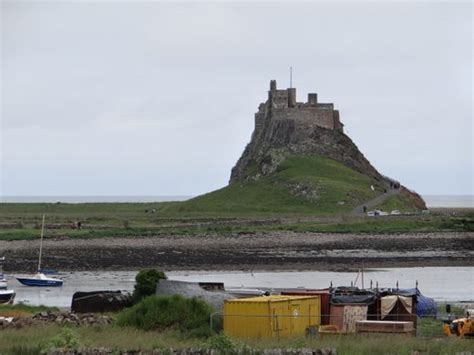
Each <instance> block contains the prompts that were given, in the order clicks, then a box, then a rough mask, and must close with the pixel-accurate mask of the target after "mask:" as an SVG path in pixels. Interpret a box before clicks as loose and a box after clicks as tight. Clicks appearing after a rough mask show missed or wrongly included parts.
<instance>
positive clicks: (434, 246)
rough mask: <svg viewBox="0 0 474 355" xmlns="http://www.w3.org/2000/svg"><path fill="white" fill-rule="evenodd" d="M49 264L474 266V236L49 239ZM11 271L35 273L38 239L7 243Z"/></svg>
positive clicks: (75, 267)
mask: <svg viewBox="0 0 474 355" xmlns="http://www.w3.org/2000/svg"><path fill="white" fill-rule="evenodd" d="M43 248H44V253H43V265H44V267H46V268H52V269H58V270H62V271H81V270H87V271H91V270H131V269H138V268H145V267H157V268H160V269H163V270H210V271H212V270H330V271H350V270H357V269H358V268H361V267H367V268H379V267H417V266H474V233H472V232H433V233H403V234H355V233H339V234H337V233H331V234H329V233H308V232H307V233H296V232H289V231H281V232H262V233H248V234H246V233H237V234H232V235H212V234H202V235H173V236H163V235H160V236H149V237H120V238H114V237H108V238H96V239H79V238H70V237H58V238H51V239H48V240H45V241H44V245H43ZM0 255H6V256H7V262H6V264H5V270H6V271H8V272H32V271H34V270H35V268H36V266H37V261H38V242H36V241H31V240H13V241H7V240H1V241H0Z"/></svg>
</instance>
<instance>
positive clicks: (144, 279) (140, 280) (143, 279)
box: [133, 269, 166, 302]
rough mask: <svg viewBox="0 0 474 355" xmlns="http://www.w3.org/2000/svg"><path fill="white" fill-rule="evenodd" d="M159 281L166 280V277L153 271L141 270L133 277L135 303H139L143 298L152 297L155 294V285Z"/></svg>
mask: <svg viewBox="0 0 474 355" xmlns="http://www.w3.org/2000/svg"><path fill="white" fill-rule="evenodd" d="M160 279H162V280H166V275H165V273H164V272H162V271H158V270H155V269H145V270H141V271H140V272H139V273H138V274H137V276H136V277H135V281H136V284H135V289H134V291H133V298H134V300H135V302H138V301H140V300H141V299H142V298H144V297H147V296H151V295H154V294H155V292H156V285H157V284H158V282H159V281H160Z"/></svg>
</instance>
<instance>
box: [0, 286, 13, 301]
mask: <svg viewBox="0 0 474 355" xmlns="http://www.w3.org/2000/svg"><path fill="white" fill-rule="evenodd" d="M15 295H16V293H15V291H13V290H6V289H0V303H13V300H14V299H15Z"/></svg>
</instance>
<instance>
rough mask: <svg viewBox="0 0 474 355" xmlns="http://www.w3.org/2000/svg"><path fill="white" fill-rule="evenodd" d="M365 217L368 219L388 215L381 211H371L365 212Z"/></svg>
mask: <svg viewBox="0 0 474 355" xmlns="http://www.w3.org/2000/svg"><path fill="white" fill-rule="evenodd" d="M367 216H369V217H376V216H388V213H387V212H385V211H382V210H373V211H369V212H367Z"/></svg>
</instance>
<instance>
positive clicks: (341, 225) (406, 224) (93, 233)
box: [0, 201, 474, 240]
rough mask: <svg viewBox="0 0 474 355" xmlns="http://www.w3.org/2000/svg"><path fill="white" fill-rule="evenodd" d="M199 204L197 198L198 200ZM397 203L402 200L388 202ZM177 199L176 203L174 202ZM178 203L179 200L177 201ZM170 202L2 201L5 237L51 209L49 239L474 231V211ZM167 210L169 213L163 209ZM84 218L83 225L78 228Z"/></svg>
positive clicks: (28, 233) (27, 231)
mask: <svg viewBox="0 0 474 355" xmlns="http://www.w3.org/2000/svg"><path fill="white" fill-rule="evenodd" d="M193 203H194V202H193ZM387 203H389V204H390V205H391V206H393V207H394V208H396V207H400V206H399V205H398V202H396V201H394V202H393V201H387ZM171 204H172V203H171ZM175 204H176V206H178V204H179V203H175ZM169 206H170V203H169V202H166V203H84V204H65V203H56V204H43V203H34V204H33V203H32V204H29V203H28V204H27V203H24V204H16V203H4V204H0V240H21V239H35V238H38V237H39V229H40V223H41V216H42V214H43V213H45V214H46V228H45V229H46V230H45V238H61V237H70V238H102V237H133V236H159V235H200V234H209V233H214V234H219V235H229V234H234V233H257V232H274V231H297V232H321V233H348V232H353V233H402V232H436V231H457V232H463V231H464V232H467V231H473V230H474V222H473V221H474V218H473V216H474V212H473V211H472V210H467V211H460V212H457V213H456V214H453V213H452V212H451V213H446V212H444V213H436V212H435V213H432V214H430V215H424V214H407V215H399V216H387V217H376V218H374V217H357V216H350V215H342V216H317V215H311V214H309V213H304V214H303V213H276V212H272V213H266V214H262V215H259V214H255V215H253V216H251V215H241V214H235V215H233V216H232V217H229V216H226V215H225V214H224V215H222V216H216V215H215V214H214V213H213V214H212V215H211V216H207V217H204V216H200V217H189V216H188V215H186V214H184V213H183V215H181V213H180V212H174V213H171V212H170V207H169ZM163 209H165V210H167V212H166V213H162V212H161V211H162V210H163ZM77 221H80V222H81V224H82V227H81V229H76V228H74V227H73V225H74V223H76V222H77Z"/></svg>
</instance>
